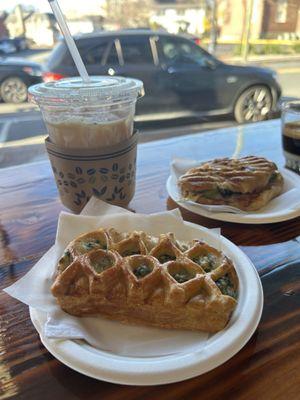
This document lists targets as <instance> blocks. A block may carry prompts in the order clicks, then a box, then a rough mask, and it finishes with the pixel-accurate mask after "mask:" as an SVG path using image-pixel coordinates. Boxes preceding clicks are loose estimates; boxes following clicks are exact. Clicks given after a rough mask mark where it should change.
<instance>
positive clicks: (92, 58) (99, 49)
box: [81, 43, 107, 65]
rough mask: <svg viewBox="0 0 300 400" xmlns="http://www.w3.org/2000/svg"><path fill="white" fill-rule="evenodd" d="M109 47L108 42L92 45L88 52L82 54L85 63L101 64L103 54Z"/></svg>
mask: <svg viewBox="0 0 300 400" xmlns="http://www.w3.org/2000/svg"><path fill="white" fill-rule="evenodd" d="M106 48H107V43H102V44H100V45H98V46H93V47H90V48H89V49H88V50H87V51H86V52H84V53H83V54H81V56H82V60H83V62H84V64H85V65H95V64H99V65H100V64H101V61H102V57H103V54H104V52H105V50H106Z"/></svg>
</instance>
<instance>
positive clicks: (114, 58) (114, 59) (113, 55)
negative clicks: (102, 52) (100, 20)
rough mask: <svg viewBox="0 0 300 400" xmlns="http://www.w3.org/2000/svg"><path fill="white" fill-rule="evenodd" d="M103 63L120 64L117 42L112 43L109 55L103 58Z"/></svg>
mask: <svg viewBox="0 0 300 400" xmlns="http://www.w3.org/2000/svg"><path fill="white" fill-rule="evenodd" d="M103 64H104V65H105V64H107V65H119V57H118V53H117V49H116V45H115V42H112V43H111V46H110V48H109V51H108V54H107V57H105V59H104V60H103Z"/></svg>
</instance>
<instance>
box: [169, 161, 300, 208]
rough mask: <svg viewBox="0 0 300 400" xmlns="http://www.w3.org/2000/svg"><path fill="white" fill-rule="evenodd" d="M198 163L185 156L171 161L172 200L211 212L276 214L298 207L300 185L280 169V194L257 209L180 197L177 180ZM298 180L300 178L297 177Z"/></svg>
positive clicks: (299, 204)
mask: <svg viewBox="0 0 300 400" xmlns="http://www.w3.org/2000/svg"><path fill="white" fill-rule="evenodd" d="M198 165H199V161H196V160H189V159H185V158H174V159H173V160H172V162H171V176H172V182H173V183H174V185H173V186H174V187H173V193H174V194H175V198H174V200H175V201H177V202H178V203H180V202H184V203H190V204H192V205H194V206H197V207H199V208H202V209H204V210H206V211H208V212H211V213H233V214H260V213H263V214H266V213H267V214H276V213H277V212H279V211H281V210H282V209H289V210H298V209H300V187H299V186H296V185H295V180H293V179H292V176H291V174H290V173H289V172H288V171H285V170H280V172H281V174H282V175H283V177H284V187H283V191H282V194H281V195H280V196H278V197H275V198H274V199H272V200H271V201H270V202H269V203H268V204H267V205H266V206H264V207H262V208H261V209H259V210H257V211H242V210H240V209H238V208H236V207H231V206H226V205H205V204H199V203H196V202H194V201H191V200H185V199H183V198H182V196H181V194H180V192H179V190H178V188H177V182H178V179H179V178H180V176H182V175H183V174H185V173H186V172H187V171H188V170H189V169H190V168H193V167H196V166H198ZM299 182H300V179H299Z"/></svg>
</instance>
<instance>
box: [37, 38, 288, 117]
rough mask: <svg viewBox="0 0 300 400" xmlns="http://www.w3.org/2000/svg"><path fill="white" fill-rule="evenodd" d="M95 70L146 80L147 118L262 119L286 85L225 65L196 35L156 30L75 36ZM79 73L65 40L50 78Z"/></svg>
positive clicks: (270, 75) (260, 72) (140, 111)
mask: <svg viewBox="0 0 300 400" xmlns="http://www.w3.org/2000/svg"><path fill="white" fill-rule="evenodd" d="M75 40H76V43H77V46H78V48H79V51H80V54H81V55H82V58H83V61H84V63H85V65H86V67H87V70H88V73H89V74H91V75H106V74H109V75H124V76H130V77H134V78H138V79H141V80H142V81H143V82H144V86H145V92H146V95H145V97H144V98H143V99H142V100H140V101H139V102H138V105H137V115H143V118H145V119H151V118H153V117H154V118H156V119H159V118H172V117H179V116H191V115H198V116H204V115H205V116H209V115H225V114H233V115H234V117H235V119H236V120H237V121H238V122H246V121H260V120H264V119H266V118H268V117H269V115H270V114H271V113H272V111H273V110H274V109H275V108H276V104H277V101H278V99H279V97H280V94H281V90H280V87H279V85H278V83H277V81H276V78H275V76H274V72H273V71H271V70H269V69H265V68H256V67H249V66H247V67H246V66H235V65H228V64H225V63H223V62H221V61H219V60H218V59H216V58H215V57H213V56H211V55H210V54H209V53H207V52H206V51H205V50H203V49H202V48H201V47H199V46H198V45H197V44H195V43H194V42H193V41H192V40H189V39H187V38H184V37H182V36H178V35H171V34H168V33H162V32H154V31H146V30H144V31H139V30H128V31H116V32H104V33H97V34H96V33H94V34H88V35H83V36H78V37H75ZM74 75H78V73H77V71H76V68H75V65H74V63H73V61H72V58H71V56H70V54H69V51H68V50H67V48H66V45H65V43H64V41H62V42H60V43H59V44H58V45H57V47H56V48H55V49H54V50H53V52H52V54H51V56H50V58H49V61H48V64H47V66H46V72H45V74H44V80H46V81H47V80H48V81H49V80H54V79H60V78H63V77H66V76H74Z"/></svg>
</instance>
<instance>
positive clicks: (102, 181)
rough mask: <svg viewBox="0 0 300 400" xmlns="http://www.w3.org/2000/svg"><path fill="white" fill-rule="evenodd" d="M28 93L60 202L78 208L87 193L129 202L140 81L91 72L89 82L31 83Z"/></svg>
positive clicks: (80, 206) (141, 92)
mask: <svg viewBox="0 0 300 400" xmlns="http://www.w3.org/2000/svg"><path fill="white" fill-rule="evenodd" d="M29 93H30V96H31V98H32V100H33V101H34V102H36V103H37V104H38V105H39V107H40V109H41V111H42V114H43V118H44V121H45V125H46V128H47V131H48V134H49V137H48V138H47V140H46V148H47V151H48V155H49V158H50V161H51V165H52V169H53V171H54V175H55V179H56V183H57V187H58V189H59V192H60V196H61V200H62V202H63V204H64V205H66V206H67V207H68V208H70V209H71V210H73V211H75V212H79V211H80V210H81V209H82V208H83V206H84V205H85V203H86V202H87V200H88V199H89V198H90V197H91V196H92V195H95V196H98V197H100V198H102V199H103V200H106V201H109V202H111V203H113V204H119V205H126V204H128V203H129V201H130V200H131V198H132V197H133V194H134V187H135V173H134V171H135V159H136V145H137V133H136V132H134V130H133V119H134V114H135V105H136V101H137V99H138V98H139V97H141V96H142V95H143V83H142V82H141V81H139V80H136V79H131V78H125V77H107V76H92V77H91V81H90V82H89V83H84V82H83V81H82V79H81V78H69V79H62V80H59V81H55V82H48V83H42V84H38V85H34V86H32V87H30V88H29ZM79 175H80V176H79ZM133 175H134V176H133Z"/></svg>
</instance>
